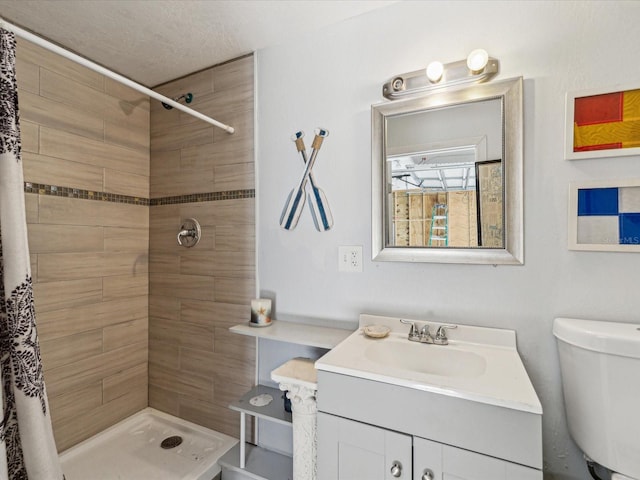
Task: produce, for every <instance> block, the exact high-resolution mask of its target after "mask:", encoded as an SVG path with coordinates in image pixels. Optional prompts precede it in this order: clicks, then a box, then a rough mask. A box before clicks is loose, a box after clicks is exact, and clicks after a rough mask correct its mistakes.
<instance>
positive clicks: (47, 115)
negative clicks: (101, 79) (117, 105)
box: [20, 89, 104, 141]
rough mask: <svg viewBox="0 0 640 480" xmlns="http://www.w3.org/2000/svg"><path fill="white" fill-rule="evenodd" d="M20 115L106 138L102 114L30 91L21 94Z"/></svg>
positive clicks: (29, 119)
mask: <svg viewBox="0 0 640 480" xmlns="http://www.w3.org/2000/svg"><path fill="white" fill-rule="evenodd" d="M90 90H91V89H90ZM20 116H21V117H23V118H24V119H25V120H28V121H31V122H33V123H37V124H39V125H44V126H46V127H51V128H56V129H58V130H64V131H66V132H70V133H75V134H77V135H81V136H83V137H88V138H93V139H96V140H100V141H102V139H103V138H104V120H103V119H102V116H100V115H98V114H96V113H93V112H91V111H88V110H86V109H81V108H76V107H73V106H70V105H67V104H64V103H60V102H57V101H55V100H51V99H48V98H45V97H41V96H39V95H36V94H32V93H29V92H24V93H22V94H21V95H20Z"/></svg>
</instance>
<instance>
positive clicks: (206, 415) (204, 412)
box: [179, 396, 252, 441]
mask: <svg viewBox="0 0 640 480" xmlns="http://www.w3.org/2000/svg"><path fill="white" fill-rule="evenodd" d="M179 402H180V409H179V415H180V417H182V418H184V419H185V420H187V421H189V422H194V423H197V424H199V425H203V426H205V427H207V428H211V429H215V430H216V431H218V432H222V433H224V434H226V435H231V436H233V437H236V438H237V437H239V436H240V414H239V413H237V412H232V413H231V414H229V409H228V408H226V407H221V406H219V405H215V404H213V403H212V402H206V401H203V400H199V399H194V398H189V397H186V396H181V397H180V400H179ZM247 423H250V422H247ZM248 433H249V434H248V435H247V437H246V438H247V440H248V441H249V439H251V438H252V437H251V431H250V430H249V429H248Z"/></svg>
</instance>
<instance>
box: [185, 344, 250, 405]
mask: <svg viewBox="0 0 640 480" xmlns="http://www.w3.org/2000/svg"><path fill="white" fill-rule="evenodd" d="M180 370H181V371H185V372H194V373H195V374H198V375H200V376H202V377H204V378H207V379H208V380H209V379H213V380H215V381H216V382H221V383H224V382H228V383H237V384H240V385H246V386H247V387H251V386H252V384H253V378H254V374H255V358H254V353H253V352H252V351H250V352H246V354H245V357H244V358H230V357H227V356H225V355H219V354H217V353H214V352H207V351H204V350H196V349H191V348H181V349H180ZM205 400H206V399H205Z"/></svg>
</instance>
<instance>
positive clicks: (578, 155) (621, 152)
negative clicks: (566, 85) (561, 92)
mask: <svg viewBox="0 0 640 480" xmlns="http://www.w3.org/2000/svg"><path fill="white" fill-rule="evenodd" d="M636 90H640V85H639V84H633V85H623V86H615V87H612V88H595V89H589V90H580V91H573V92H567V94H566V99H565V110H566V115H565V135H564V137H565V140H564V143H565V159H566V160H582V159H590V158H611V157H627V156H633V155H640V147H629V148H603V149H598V150H587V151H575V148H574V138H575V120H576V119H575V113H576V112H575V103H576V99H580V98H584V97H592V96H596V95H607V94H617V93H624V92H631V91H636Z"/></svg>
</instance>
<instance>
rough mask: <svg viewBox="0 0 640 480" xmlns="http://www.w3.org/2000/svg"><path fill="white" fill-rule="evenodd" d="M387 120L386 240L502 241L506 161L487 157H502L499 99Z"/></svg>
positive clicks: (401, 243) (466, 244)
mask: <svg viewBox="0 0 640 480" xmlns="http://www.w3.org/2000/svg"><path fill="white" fill-rule="evenodd" d="M452 125H455V126H456V128H451V126H452ZM386 127H387V148H386V154H387V175H388V178H389V179H390V181H389V182H388V183H387V185H389V187H390V189H391V191H390V192H388V193H389V194H390V197H389V202H390V205H388V213H389V225H390V231H389V232H388V238H387V242H388V243H387V245H388V246H395V247H460V248H474V247H475V248H478V247H484V248H502V247H503V245H504V225H503V218H504V214H503V211H504V206H503V197H502V195H503V190H502V186H503V182H502V168H501V162H500V160H498V161H497V163H496V161H491V160H488V159H491V158H502V147H503V142H502V102H501V100H500V99H495V98H494V99H489V100H484V101H477V102H470V103H466V104H464V105H454V106H449V107H447V108H440V109H433V110H429V111H421V112H418V113H410V114H401V115H396V116H390V117H389V118H387V119H386ZM496 165H497V167H496ZM479 174H480V175H481V176H479Z"/></svg>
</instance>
